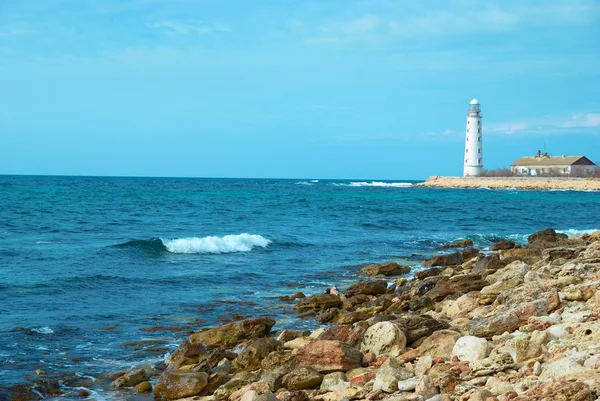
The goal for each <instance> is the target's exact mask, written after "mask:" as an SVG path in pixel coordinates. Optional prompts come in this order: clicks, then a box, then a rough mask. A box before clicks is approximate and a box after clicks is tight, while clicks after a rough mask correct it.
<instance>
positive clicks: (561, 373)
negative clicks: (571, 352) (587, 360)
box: [540, 357, 594, 380]
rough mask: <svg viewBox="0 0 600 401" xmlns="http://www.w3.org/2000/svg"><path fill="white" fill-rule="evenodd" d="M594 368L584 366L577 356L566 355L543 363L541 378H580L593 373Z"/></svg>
mask: <svg viewBox="0 0 600 401" xmlns="http://www.w3.org/2000/svg"><path fill="white" fill-rule="evenodd" d="M593 374H594V372H593V370H592V369H588V368H586V367H584V366H582V365H581V364H580V363H579V361H578V360H577V358H574V357H566V358H562V359H558V360H556V361H553V362H549V363H546V364H544V365H543V367H542V374H540V379H541V380H558V379H567V380H569V379H578V378H580V377H587V376H591V375H593Z"/></svg>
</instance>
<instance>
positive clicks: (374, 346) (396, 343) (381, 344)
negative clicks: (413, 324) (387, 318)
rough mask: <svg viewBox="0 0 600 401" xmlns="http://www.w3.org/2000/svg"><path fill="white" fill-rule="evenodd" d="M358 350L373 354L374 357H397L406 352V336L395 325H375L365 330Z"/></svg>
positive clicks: (385, 323) (384, 323)
mask: <svg viewBox="0 0 600 401" xmlns="http://www.w3.org/2000/svg"><path fill="white" fill-rule="evenodd" d="M360 350H361V351H362V352H363V353H368V352H374V353H375V355H381V354H387V355H391V356H398V355H400V354H402V353H404V352H405V351H406V335H405V334H404V332H403V331H402V329H401V328H400V326H399V325H397V324H395V323H392V322H379V323H375V324H374V325H373V326H371V327H369V328H368V329H367V330H366V332H365V334H364V337H363V340H362V344H361V346H360Z"/></svg>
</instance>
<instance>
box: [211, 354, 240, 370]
mask: <svg viewBox="0 0 600 401" xmlns="http://www.w3.org/2000/svg"><path fill="white" fill-rule="evenodd" d="M212 371H213V372H223V373H233V372H235V366H233V363H231V361H230V360H229V359H227V358H223V359H221V360H220V361H219V363H217V366H215V367H214V368H213V369H212Z"/></svg>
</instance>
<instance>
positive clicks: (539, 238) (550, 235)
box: [527, 228, 569, 245]
mask: <svg viewBox="0 0 600 401" xmlns="http://www.w3.org/2000/svg"><path fill="white" fill-rule="evenodd" d="M567 238H569V236H568V235H567V234H559V233H557V232H556V231H554V230H553V229H552V228H546V229H545V230H541V231H538V232H535V233H533V234H531V235H530V236H529V237H527V242H528V243H529V244H530V245H544V244H547V243H555V242H559V241H562V240H565V239H567Z"/></svg>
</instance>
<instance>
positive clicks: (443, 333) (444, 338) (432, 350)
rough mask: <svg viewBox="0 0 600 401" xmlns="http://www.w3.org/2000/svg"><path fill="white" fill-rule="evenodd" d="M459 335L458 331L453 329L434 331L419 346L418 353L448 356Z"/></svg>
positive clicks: (435, 356)
mask: <svg viewBox="0 0 600 401" xmlns="http://www.w3.org/2000/svg"><path fill="white" fill-rule="evenodd" d="M460 337H461V335H460V333H457V332H456V331H453V330H439V331H436V332H434V333H433V334H432V335H431V336H429V337H427V339H425V341H423V343H422V344H421V345H420V346H419V350H420V355H429V356H431V357H433V358H437V357H441V358H450V356H451V355H452V349H453V348H454V345H455V344H456V341H457V340H458V339H459V338H460Z"/></svg>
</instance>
